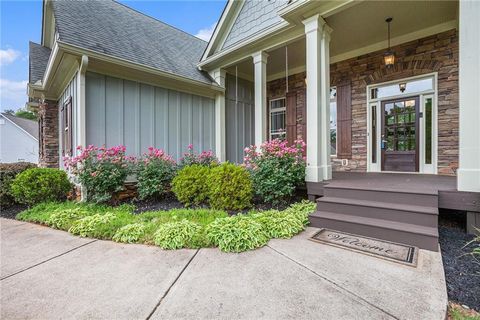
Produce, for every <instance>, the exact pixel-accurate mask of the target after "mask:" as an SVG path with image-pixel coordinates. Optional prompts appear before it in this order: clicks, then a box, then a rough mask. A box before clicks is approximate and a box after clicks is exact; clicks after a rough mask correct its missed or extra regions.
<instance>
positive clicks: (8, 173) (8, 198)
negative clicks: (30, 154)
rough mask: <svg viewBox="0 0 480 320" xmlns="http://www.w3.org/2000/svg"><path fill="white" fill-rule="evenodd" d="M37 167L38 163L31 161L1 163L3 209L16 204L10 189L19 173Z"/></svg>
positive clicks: (0, 189)
mask: <svg viewBox="0 0 480 320" xmlns="http://www.w3.org/2000/svg"><path fill="white" fill-rule="evenodd" d="M36 167H37V165H36V164H33V163H30V162H16V163H0V207H1V208H2V209H5V208H8V207H9V206H12V205H14V204H15V198H14V197H13V195H12V193H11V190H10V185H11V184H12V181H13V179H15V177H16V176H17V175H18V174H19V173H22V172H23V171H25V170H27V169H30V168H36Z"/></svg>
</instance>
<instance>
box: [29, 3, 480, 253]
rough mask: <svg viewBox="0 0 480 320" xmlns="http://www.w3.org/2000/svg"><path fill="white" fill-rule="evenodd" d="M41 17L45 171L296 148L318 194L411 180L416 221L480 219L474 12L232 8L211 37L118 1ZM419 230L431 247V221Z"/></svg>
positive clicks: (471, 7) (39, 79) (434, 6)
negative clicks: (72, 159) (123, 160)
mask: <svg viewBox="0 0 480 320" xmlns="http://www.w3.org/2000/svg"><path fill="white" fill-rule="evenodd" d="M112 12H115V15H112V14H111V13H112ZM43 16H44V18H43V26H42V28H43V29H42V43H41V44H34V43H32V44H31V51H30V59H31V61H30V83H29V85H28V90H29V96H30V97H31V98H32V99H38V100H40V102H41V104H40V115H41V118H40V136H41V138H40V144H41V148H40V149H41V153H40V163H41V164H42V165H45V166H54V167H57V166H60V165H61V159H62V157H63V156H64V155H68V154H72V153H74V152H75V147H76V146H78V145H88V144H96V145H101V144H106V145H107V146H111V145H117V144H124V145H126V146H127V150H129V151H130V152H131V153H134V154H140V153H142V152H143V151H145V149H146V148H147V147H148V146H150V145H153V146H155V147H158V148H163V149H165V150H166V151H167V152H168V153H170V154H172V155H173V156H174V157H179V155H180V154H181V153H182V152H183V150H185V148H186V146H187V145H188V144H190V143H192V144H193V145H194V146H195V148H197V149H198V150H207V149H211V150H213V151H215V153H216V154H217V156H218V158H219V159H220V160H222V161H225V160H228V161H232V162H241V161H242V159H243V150H244V148H245V147H247V146H250V145H252V144H255V145H257V146H258V145H260V144H261V143H262V142H264V141H266V140H268V139H274V138H280V139H287V140H289V141H294V140H296V139H299V138H301V139H303V140H305V141H306V144H307V148H306V149H307V150H306V159H307V169H306V183H307V189H308V194H309V196H310V197H311V198H312V199H315V198H317V197H320V196H325V194H324V193H325V192H327V191H328V190H327V189H328V188H331V189H332V188H333V185H334V183H335V175H336V174H337V177H340V175H339V174H340V173H343V175H342V177H343V178H342V179H346V178H345V177H347V176H346V174H351V175H350V177H354V176H355V177H360V175H362V174H363V176H362V177H363V178H362V179H364V180H365V181H366V182H365V184H364V185H367V186H368V185H369V183H368V177H373V176H374V175H375V174H384V175H383V176H381V178H380V179H378V180H377V181H378V182H379V183H380V184H382V183H383V184H385V185H387V184H390V185H392V181H394V179H397V178H398V177H399V176H398V175H392V174H393V173H402V174H406V173H408V174H409V175H408V176H407V175H403V176H401V179H403V180H404V179H407V178H405V177H409V178H408V179H410V180H409V181H410V184H412V185H413V184H414V180H415V179H424V181H423V182H422V183H425V184H426V185H429V186H432V185H433V186H434V188H433V189H429V188H427V189H428V190H429V191H428V192H427V191H425V192H423V193H422V190H419V191H418V192H417V193H418V194H421V196H418V198H422V197H423V196H425V197H426V198H428V199H427V200H425V199H423V200H425V201H423V200H422V199H420V200H419V201H420V204H419V205H418V206H417V207H415V208H409V210H410V211H412V210H413V211H415V210H417V209H418V210H417V211H422V210H423V207H424V206H425V203H429V204H428V206H427V207H430V206H431V207H432V208H434V210H436V211H437V214H438V210H437V209H438V208H437V207H438V206H439V205H437V203H442V207H446V208H453V209H459V210H466V211H469V212H472V214H473V215H472V216H471V217H473V218H471V219H473V220H472V221H477V220H475V219H477V218H478V214H476V213H475V212H479V211H480V139H479V138H480V129H479V126H478V122H479V121H480V91H479V90H478V88H480V81H479V76H478V74H479V73H480V58H479V57H480V39H479V38H478V30H480V22H479V21H480V19H479V18H480V3H479V2H475V1H463V0H460V1H353V0H341V1H338V0H337V1H328V0H325V1H309V0H294V1H292V0H276V1H273V0H272V1H253V0H245V1H240V0H239V1H228V2H227V4H226V7H225V9H224V12H223V13H222V16H221V17H220V20H219V21H218V24H217V27H216V29H215V32H214V34H213V36H212V38H211V39H210V41H209V42H208V43H206V42H203V41H202V40H199V39H196V38H195V37H193V36H191V35H188V34H186V33H184V32H182V31H179V30H177V29H175V28H173V27H171V26H168V25H166V24H164V23H162V22H160V21H157V20H155V19H152V18H150V17H147V16H144V15H142V14H141V13H139V12H136V11H134V10H132V9H130V8H128V7H125V6H123V5H121V4H119V3H117V2H114V1H95V0H93V1H51V0H45V1H44V11H43ZM387 17H391V18H393V19H392V20H391V22H390V23H389V24H387V22H386V18H387ZM388 26H390V27H391V34H390V33H387V27H388ZM79 30H80V31H79ZM386 51H387V52H388V53H389V54H388V55H386ZM392 52H393V57H394V61H393V63H392V54H391V53H392ZM387 58H388V59H387ZM386 60H389V62H390V63H389V65H387V64H386ZM426 175H428V177H426ZM365 177H367V178H365ZM389 177H391V178H389ZM419 177H424V178H419ZM425 177H426V178H425ZM431 177H441V178H439V179H440V180H428V179H430V178H431ZM332 178H333V180H332ZM357 180H358V179H357ZM332 181H333V182H332ZM389 181H390V182H389ZM427 181H430V182H427ZM447 181H448V182H447ZM327 184H328V185H329V186H328V185H327ZM399 185H403V186H405V185H404V184H402V183H399ZM447 185H448V186H447ZM442 186H444V187H442ZM343 187H345V186H343ZM371 187H372V186H371V184H370V187H369V188H371ZM325 188H327V189H325ZM402 188H403V189H401V190H400V189H398V188H397V189H394V188H393V187H392V189H391V190H390V191H391V192H397V193H398V192H404V193H405V192H407V193H408V189H409V188H408V185H407V187H402ZM405 189H407V190H405ZM330 191H331V190H330ZM364 191H365V190H364ZM367 191H382V190H367ZM384 191H385V190H384ZM337 192H338V190H337ZM430 192H431V194H430ZM441 192H448V196H445V197H446V198H445V197H444V198H442V196H441ZM345 194H346V193H345ZM358 194H360V193H358ZM382 195H383V196H385V195H384V194H380V195H371V194H370V195H369V196H372V199H376V198H378V197H381V196H382ZM430 195H434V196H435V197H439V198H438V199H437V198H435V199H430V198H431V197H429V196H430ZM351 196H352V195H351ZM390 196H391V198H392V201H393V200H394V199H393V198H395V195H394V194H393V195H389V196H388V197H390ZM342 197H343V195H342ZM342 197H339V196H338V194H337V197H334V198H335V199H337V200H338V199H339V198H342ZM388 197H386V198H388ZM324 198H325V199H324V201H327V200H326V199H327V198H328V197H324ZM322 199H323V198H322ZM322 199H320V200H319V201H320V202H321V201H322ZM342 199H343V198H342ZM372 199H370V200H372ZM445 199H447V200H445ZM344 200H345V199H344ZM348 200H349V201H351V200H352V199H350V198H349V199H348ZM356 200H358V201H360V200H362V199H356ZM358 201H357V202H358ZM402 201H405V202H407V203H408V201H409V198H408V197H407V198H405V199H404V200H402ZM422 201H423V202H422ZM344 202H345V201H344ZM337 205H338V206H337V207H340V203H337ZM365 205H366V204H365ZM377 205H378V206H380V207H382V208H383V207H388V203H387V204H376V205H375V206H374V207H375V208H376V209H378V207H376V206H377ZM320 207H321V206H320V204H319V208H320ZM418 207H421V208H418ZM400 209H404V210H403V211H405V210H406V209H405V208H400ZM429 210H430V209H429ZM429 210H426V211H428V212H430V211H429ZM319 211H320V212H321V210H319ZM417 211H415V212H417ZM423 211H425V210H423ZM423 211H422V212H423ZM417 213H418V212H417ZM392 214H394V213H392ZM396 214H397V215H398V212H397V213H396ZM324 218H325V217H324ZM363 218H365V217H363ZM377 218H378V217H377ZM377 218H373V217H370V218H369V219H377ZM332 219H333V218H332ZM335 219H336V221H337V222H339V221H340V220H342V219H343V218H341V217H340V218H339V216H337V218H335ZM365 221H366V220H365ZM365 221H362V222H365ZM369 221H370V220H369ZM432 221H433V220H432ZM340 222H341V221H340ZM340 222H339V223H340ZM404 222H405V221H404ZM323 223H325V226H327V227H328V223H327V222H325V221H324V222H323ZM369 223H370V224H371V225H375V224H376V223H377V221H374V220H371V221H370V222H369ZM474 224H475V223H474ZM355 225H356V226H358V223H356V224H355ZM336 226H337V227H339V228H341V226H339V225H338V224H337V225H336ZM410 227H412V228H413V227H416V225H415V226H411V225H408V226H403V225H402V226H400V227H398V226H397V227H394V226H393V225H388V226H387V227H386V228H387V229H388V230H391V229H392V228H393V229H395V228H396V229H395V230H394V231H395V232H397V231H398V232H400V231H401V230H403V229H409V228H410ZM423 227H429V228H430V227H431V228H432V229H428V230H426V231H425V230H424V229H421V230H420V229H418V228H417V229H415V230H420V231H418V232H420V233H422V232H423V233H424V234H428V235H430V236H431V237H433V238H435V237H438V234H435V232H436V231H434V230H435V229H436V222H432V225H426V226H423ZM413 229H414V228H413ZM369 230H370V229H369ZM369 230H367V231H365V232H364V233H367V234H369V235H370V234H374V233H372V232H373V231H371V230H370V231H369ZM432 230H433V231H432ZM347 231H348V230H347ZM379 236H380V235H379ZM406 237H407V238H408V235H403V236H402V237H400V236H399V238H395V239H396V240H398V241H400V240H401V239H403V238H406ZM430 247H435V242H431V244H430Z"/></svg>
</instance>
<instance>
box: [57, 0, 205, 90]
mask: <svg viewBox="0 0 480 320" xmlns="http://www.w3.org/2000/svg"><path fill="white" fill-rule="evenodd" d="M52 3H53V10H54V15H55V22H56V28H57V31H58V33H59V40H60V41H62V42H65V43H68V44H71V45H75V46H78V47H81V48H85V49H90V50H93V51H96V52H100V53H104V54H108V55H111V56H114V57H118V58H121V59H125V60H128V61H131V62H134V63H139V64H143V65H147V66H149V67H152V68H156V69H159V70H161V71H164V72H168V73H172V74H175V75H179V76H183V77H186V78H189V79H192V80H197V81H201V82H204V83H209V84H210V83H211V82H212V80H211V79H210V77H209V76H208V74H206V73H204V72H201V71H199V70H198V69H197V63H198V62H199V61H200V58H201V56H202V53H203V51H204V50H205V48H206V46H207V43H206V42H205V41H203V40H200V39H198V38H196V37H194V36H193V35H190V34H188V33H186V32H183V31H181V30H179V29H176V28H174V27H172V26H170V25H167V24H165V23H163V22H161V21H158V20H156V19H154V18H152V17H149V16H146V15H144V14H142V13H140V12H137V11H135V10H133V9H131V8H129V7H126V6H124V5H122V4H120V3H117V2H115V1H112V0H100V1H99V0H89V1H66V0H61V1H53V2H52Z"/></svg>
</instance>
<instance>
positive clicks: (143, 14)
mask: <svg viewBox="0 0 480 320" xmlns="http://www.w3.org/2000/svg"><path fill="white" fill-rule="evenodd" d="M111 1H112V2H114V3H116V4H119V5H121V6H123V7H125V8H127V9H129V10H131V11H133V12H136V13H138V14H140V15H142V16H144V17H147V18H149V19H152V20H154V21H156V22H160V23H161V24H163V25H165V26H167V27H170V28H172V29H175V30H177V31H180V32H182V33H184V34H186V35H188V36H189V37H191V38H194V39H195V40H199V41H202V42H205V43H207V44H208V41H205V40H203V39H200V38H198V37H196V36H194V35H193V34H190V33H188V32H187V31H185V30H182V29H180V28H178V27H175V26H173V25H171V24H169V23H166V22H164V21H162V20H159V19H157V18H155V17H152V16H150V15H148V14H146V13H144V12H141V11H139V10H137V9H134V8H132V7H129V6H127V5H126V4H124V3H121V2H119V1H118V0H111Z"/></svg>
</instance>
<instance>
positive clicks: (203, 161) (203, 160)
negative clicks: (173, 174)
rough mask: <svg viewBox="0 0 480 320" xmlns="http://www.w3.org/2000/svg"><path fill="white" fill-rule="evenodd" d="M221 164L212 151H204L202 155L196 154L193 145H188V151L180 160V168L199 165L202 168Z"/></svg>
mask: <svg viewBox="0 0 480 320" xmlns="http://www.w3.org/2000/svg"><path fill="white" fill-rule="evenodd" d="M218 163H219V161H218V159H217V157H216V156H215V154H213V151H212V150H209V151H202V152H201V153H196V152H195V151H193V145H192V144H190V145H188V151H187V152H186V153H184V154H183V157H182V158H180V167H182V168H183V167H185V166H190V165H192V164H199V165H201V166H212V165H217V164H218Z"/></svg>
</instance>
